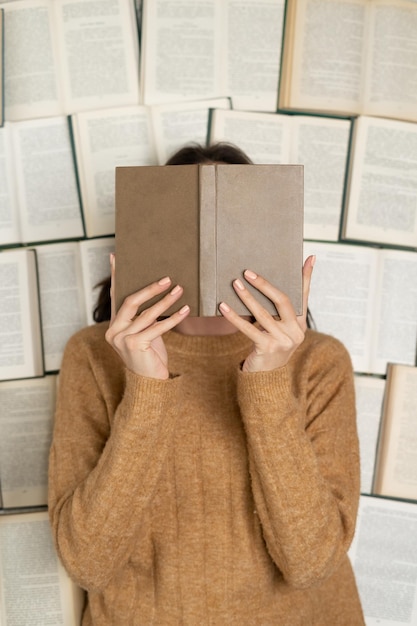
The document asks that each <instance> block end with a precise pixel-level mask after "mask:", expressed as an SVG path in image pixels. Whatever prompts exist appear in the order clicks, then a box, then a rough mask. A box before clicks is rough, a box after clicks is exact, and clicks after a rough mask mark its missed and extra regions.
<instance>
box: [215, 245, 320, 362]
mask: <svg viewBox="0 0 417 626" xmlns="http://www.w3.org/2000/svg"><path fill="white" fill-rule="evenodd" d="M314 261H315V257H314V256H309V257H308V258H307V259H306V261H305V263H304V266H303V314H302V315H299V316H297V315H296V314H295V310H294V307H293V305H292V304H291V302H290V299H289V298H288V296H287V295H286V294H285V293H283V292H282V291H280V290H279V289H277V288H276V287H274V286H273V285H271V283H269V282H268V281H267V280H265V279H264V278H262V276H258V275H256V274H255V273H254V272H252V271H250V270H246V271H245V272H244V277H245V279H246V280H247V281H248V283H250V284H251V285H252V286H253V287H255V288H256V289H258V290H259V291H260V292H261V293H262V294H264V295H265V296H266V297H267V298H268V299H269V300H271V301H272V302H273V304H274V305H275V308H276V310H277V313H278V316H279V318H278V319H277V318H276V317H274V316H273V315H271V314H270V313H268V312H267V311H266V310H265V309H264V307H263V306H262V305H261V304H259V302H258V301H257V300H256V298H255V297H254V296H253V295H252V294H251V293H250V291H249V290H248V289H246V287H245V285H244V284H243V282H242V281H241V280H239V279H236V280H235V281H233V287H234V289H235V291H236V293H237V295H238V296H239V298H240V299H241V300H242V302H243V303H244V304H245V305H246V306H247V308H248V309H249V310H250V311H251V313H252V315H253V316H254V317H255V319H256V321H257V322H258V323H259V325H260V328H259V327H258V326H257V325H254V324H252V323H251V322H249V321H247V320H245V319H244V318H242V317H241V316H240V315H238V314H237V313H236V312H235V311H233V309H231V308H230V306H228V305H227V304H226V303H225V302H222V303H220V305H219V309H220V311H221V313H222V315H223V317H225V318H226V319H227V320H228V321H229V322H231V323H232V324H233V325H234V326H235V327H236V328H237V329H238V330H240V331H241V332H242V333H244V334H245V335H247V337H249V338H250V339H252V341H253V350H252V352H251V353H250V354H249V355H248V357H247V358H246V360H245V362H244V363H243V366H242V369H243V371H245V372H260V371H268V370H273V369H276V368H278V367H283V366H284V365H286V364H287V363H288V361H289V360H290V358H291V356H292V354H293V353H294V352H295V350H296V349H297V348H298V346H299V345H300V344H301V343H302V342H303V340H304V335H305V331H306V329H307V306H308V295H309V291H310V282H311V275H312V272H313V265H314Z"/></svg>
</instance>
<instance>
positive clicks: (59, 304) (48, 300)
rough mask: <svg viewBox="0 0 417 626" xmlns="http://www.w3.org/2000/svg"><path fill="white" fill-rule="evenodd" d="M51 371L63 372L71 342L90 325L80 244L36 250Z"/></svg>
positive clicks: (45, 348)
mask: <svg viewBox="0 0 417 626" xmlns="http://www.w3.org/2000/svg"><path fill="white" fill-rule="evenodd" d="M36 252H37V257H38V272H39V293H40V302H41V310H42V333H43V345H44V356H45V370H46V371H47V372H51V371H55V370H59V368H60V367H61V361H62V355H63V352H64V348H65V345H66V343H67V341H68V339H69V338H70V337H71V335H73V334H74V333H75V332H76V331H77V330H80V329H81V328H83V327H84V326H86V324H87V314H86V306H85V299H84V289H83V277H82V272H81V261H80V256H79V248H78V243H77V242H68V243H53V244H46V245H43V246H37V247H36Z"/></svg>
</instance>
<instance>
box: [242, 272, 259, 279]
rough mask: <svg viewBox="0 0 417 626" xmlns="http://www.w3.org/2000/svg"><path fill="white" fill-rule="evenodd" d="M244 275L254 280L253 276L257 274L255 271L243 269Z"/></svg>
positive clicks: (255, 276) (256, 276)
mask: <svg viewBox="0 0 417 626" xmlns="http://www.w3.org/2000/svg"><path fill="white" fill-rule="evenodd" d="M244 275H245V276H246V278H251V279H252V280H255V278H258V275H257V274H255V272H252V270H245V271H244Z"/></svg>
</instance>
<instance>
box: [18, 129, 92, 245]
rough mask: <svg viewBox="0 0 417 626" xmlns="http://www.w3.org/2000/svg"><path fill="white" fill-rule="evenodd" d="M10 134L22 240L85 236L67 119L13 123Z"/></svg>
mask: <svg viewBox="0 0 417 626" xmlns="http://www.w3.org/2000/svg"><path fill="white" fill-rule="evenodd" d="M12 134H13V151H14V159H15V176H16V179H17V180H18V181H19V185H18V203H19V212H20V220H21V230H22V238H23V241H24V242H31V241H36V242H37V241H47V240H50V239H70V238H73V237H82V236H83V235H84V230H83V224H82V218H81V207H80V200H79V196H78V189H77V182H76V177H75V164H74V156H73V151H72V147H71V140H70V134H69V128H68V122H67V119H66V118H65V117H52V118H48V119H41V120H28V121H25V122H15V123H14V124H13V126H12Z"/></svg>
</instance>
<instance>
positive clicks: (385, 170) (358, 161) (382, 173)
mask: <svg viewBox="0 0 417 626" xmlns="http://www.w3.org/2000/svg"><path fill="white" fill-rule="evenodd" d="M352 150H353V155H352V158H353V163H352V165H351V171H350V175H349V180H348V195H347V204H346V208H345V220H344V222H345V223H344V229H343V236H344V238H345V239H355V240H361V241H368V242H369V241H372V242H376V243H382V244H391V245H397V246H410V247H417V124H410V123H407V122H399V121H395V120H388V119H378V118H371V117H366V116H364V117H360V118H358V119H357V120H356V121H355V123H354V139H353V144H352Z"/></svg>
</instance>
